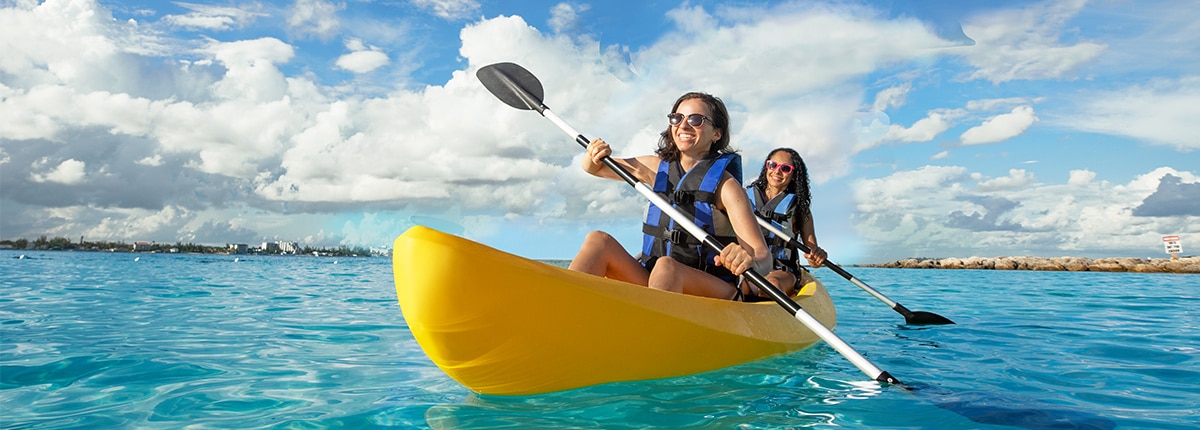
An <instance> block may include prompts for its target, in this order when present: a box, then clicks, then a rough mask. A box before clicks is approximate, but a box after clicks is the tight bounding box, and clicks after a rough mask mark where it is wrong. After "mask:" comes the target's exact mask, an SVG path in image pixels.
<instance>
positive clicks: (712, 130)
mask: <svg viewBox="0 0 1200 430" xmlns="http://www.w3.org/2000/svg"><path fill="white" fill-rule="evenodd" d="M675 113H678V114H682V115H683V117H684V118H687V117H688V116H689V115H692V114H700V115H703V116H705V117H706V118H712V117H713V112H712V110H711V109H709V106H708V104H707V103H704V101H702V100H700V99H696V98H693V99H687V100H684V101H683V102H681V103H679V107H677V108H675ZM721 133H722V131H721V130H720V129H717V128H716V127H715V126H714V125H713V123H712V121H710V120H705V121H701V122H700V125H698V126H694V125H692V124H691V123H690V122H689V121H687V120H686V119H685V120H683V121H680V122H679V124H678V125H674V126H671V136H672V138H673V139H674V140H675V146H676V147H677V148H679V152H681V153H683V154H686V155H688V156H689V157H692V158H697V159H699V158H704V157H705V156H706V155H708V151H709V149H710V148H711V147H712V144H713V142H715V141H717V140H719V139H720V138H721Z"/></svg>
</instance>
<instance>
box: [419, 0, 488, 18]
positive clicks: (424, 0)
mask: <svg viewBox="0 0 1200 430" xmlns="http://www.w3.org/2000/svg"><path fill="white" fill-rule="evenodd" d="M412 3H413V4H414V5H416V6H417V7H419V8H422V9H426V10H428V11H429V12H430V13H432V14H434V15H436V16H438V17H441V18H445V19H451V20H455V19H464V18H471V17H472V16H473V15H474V14H475V13H477V12H479V2H478V1H476V0H412Z"/></svg>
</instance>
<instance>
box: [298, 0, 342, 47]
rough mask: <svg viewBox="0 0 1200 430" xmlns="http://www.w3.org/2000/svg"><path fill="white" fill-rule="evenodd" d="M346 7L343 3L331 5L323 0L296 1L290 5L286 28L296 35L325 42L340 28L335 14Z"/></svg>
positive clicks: (339, 22)
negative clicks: (312, 37) (307, 36)
mask: <svg viewBox="0 0 1200 430" xmlns="http://www.w3.org/2000/svg"><path fill="white" fill-rule="evenodd" d="M345 7H346V5H345V3H337V4H334V3H331V2H327V1H323V0H296V2H295V3H294V4H292V6H291V8H290V10H289V15H288V19H287V23H288V26H289V27H290V28H291V29H292V31H295V32H296V33H298V34H301V35H313V36H316V37H317V38H319V39H322V40H327V39H329V38H331V37H333V36H334V35H335V34H337V32H338V30H339V29H340V28H341V21H340V20H338V17H337V12H338V11H339V10H342V9H344V8H345Z"/></svg>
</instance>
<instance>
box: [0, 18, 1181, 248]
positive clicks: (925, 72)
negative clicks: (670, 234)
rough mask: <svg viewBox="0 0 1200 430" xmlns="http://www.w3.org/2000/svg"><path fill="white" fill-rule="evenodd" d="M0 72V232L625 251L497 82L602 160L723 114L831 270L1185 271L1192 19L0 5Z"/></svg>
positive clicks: (612, 198) (607, 201) (608, 220)
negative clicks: (948, 266) (1170, 266)
mask: <svg viewBox="0 0 1200 430" xmlns="http://www.w3.org/2000/svg"><path fill="white" fill-rule="evenodd" d="M0 53H2V54H0V239H17V238H27V239H34V238H37V237H40V236H43V235H45V236H49V237H67V238H70V239H71V240H78V239H80V238H83V239H84V240H88V241H99V240H109V241H119V240H124V241H129V242H132V241H142V240H145V241H156V242H168V243H175V242H183V243H197V244H210V245H223V244H228V243H249V244H258V243H261V242H270V241H294V242H298V243H300V244H301V245H309V246H314V247H336V246H341V245H346V246H364V247H374V248H387V247H390V246H391V244H392V241H393V240H394V239H395V238H396V237H397V236H398V235H400V234H401V233H403V232H404V231H405V230H407V229H408V228H410V227H412V226H414V225H427V226H430V227H434V228H437V229H439V230H443V231H447V232H450V233H454V234H458V235H461V236H463V237H466V238H469V239H471V240H474V241H477V242H480V243H484V244H486V245H489V246H492V247H495V248H498V249H501V250H504V251H507V252H510V253H514V254H517V255H521V256H524V257H528V258H534V259H570V258H571V257H572V256H574V254H575V252H576V251H577V250H578V247H579V244H580V243H581V241H582V238H583V237H584V235H585V234H586V233H587V232H588V231H591V230H604V231H607V232H609V233H612V234H613V235H614V236H616V237H617V238H618V239H619V240H620V241H621V242H622V243H623V244H625V245H626V247H627V248H629V249H630V250H632V251H633V252H636V251H637V249H638V248H639V247H640V240H641V232H640V230H641V227H640V223H641V218H642V215H643V211H644V209H645V206H646V204H647V203H646V201H645V200H644V199H643V198H642V197H641V196H640V195H639V194H637V193H636V192H634V191H633V190H632V188H631V187H629V186H627V185H626V184H624V183H622V182H619V181H610V180H603V179H599V178H595V177H592V176H588V175H587V174H585V173H583V171H582V169H580V167H579V164H580V161H581V157H582V155H583V149H582V148H581V147H580V146H579V145H578V144H576V143H575V142H574V141H573V140H572V139H571V137H570V136H567V135H566V134H564V133H563V132H562V131H561V130H560V129H559V128H558V127H556V126H555V125H554V124H553V123H552V122H550V121H548V120H547V119H545V118H543V117H541V116H540V115H538V114H537V113H535V112H531V111H521V110H516V109H512V108H510V107H508V106H507V105H505V104H503V103H501V102H500V101H499V100H498V99H496V98H495V97H494V96H492V95H491V94H490V93H488V92H487V90H486V89H485V88H484V87H483V86H482V85H481V84H480V82H479V80H478V79H477V78H476V75H475V72H476V71H477V70H478V69H479V68H481V67H483V66H486V65H488V64H493V63H497V62H513V63H517V64H520V65H521V66H523V67H525V68H526V69H528V70H529V71H530V72H531V73H533V74H534V75H535V76H536V77H537V79H538V81H539V82H541V84H542V85H543V87H544V91H545V97H544V99H545V100H544V101H545V103H546V105H547V106H549V107H550V109H551V111H552V112H554V113H555V114H557V115H558V116H560V117H561V118H563V120H564V121H566V122H567V123H568V124H569V125H571V126H572V127H574V128H575V129H577V130H579V131H580V132H581V133H582V134H584V135H585V136H587V137H589V138H592V137H602V138H604V139H605V140H606V141H608V142H609V143H610V144H612V145H613V148H614V153H615V155H616V156H619V157H628V156H636V155H643V154H649V153H651V152H652V151H653V149H654V147H655V145H656V143H657V141H656V139H657V133H658V132H660V131H661V130H662V129H664V128H665V127H666V119H665V115H666V114H667V113H669V110H670V108H671V105H672V103H673V102H674V101H675V99H676V98H677V97H678V96H679V95H681V94H683V93H685V92H688V91H703V92H707V93H711V94H714V95H716V96H718V97H720V98H721V99H723V100H724V101H725V103H726V104H727V105H728V107H729V110H730V114H731V117H732V118H731V127H730V128H731V130H730V132H731V133H732V144H733V146H734V147H735V148H736V149H737V150H738V151H739V153H740V154H742V159H743V165H744V168H745V171H747V172H751V173H753V172H757V171H758V170H759V166H760V163H762V161H763V160H764V159H765V158H766V155H767V152H768V151H770V150H771V149H773V148H777V147H782V146H787V147H791V148H794V149H796V150H797V151H798V152H799V153H800V154H801V156H802V157H803V158H804V160H805V163H806V165H807V166H808V169H809V174H810V177H811V179H812V184H813V185H812V194H813V216H814V221H815V225H816V229H817V238H818V240H819V244H820V246H821V247H823V248H825V249H826V250H827V251H828V253H829V258H830V259H831V260H832V261H834V262H837V263H841V264H857V263H882V262H887V261H893V260H898V259H903V258H908V257H929V258H935V257H969V256H980V257H997V256H1018V255H1029V256H1046V257H1054V256H1082V257H1090V258H1101V257H1143V258H1145V257H1154V258H1161V257H1166V256H1167V255H1166V254H1165V251H1164V248H1163V243H1162V236H1164V235H1178V236H1180V237H1181V242H1182V243H1181V244H1182V247H1183V251H1184V253H1185V254H1192V252H1190V250H1191V249H1192V248H1193V247H1195V246H1200V203H1198V202H1200V2H1197V1H1195V0H1189V1H1167V0H1164V1H1138V2H1133V1H1117V0H1110V1H1104V0H1101V1H1082V0H1066V1H1023V0H1018V1H1008V2H960V1H946V0H938V1H915V0H914V1H852V0H851V1H828V0H826V1H763V2H755V1H673V2H671V1H667V2H664V1H643V0H612V1H610V0H606V1H602V2H601V1H594V0H593V1H590V2H576V1H566V2H557V1H532V0H531V1H489V0H341V1H326V0H288V1H283V0H280V1H269V0H259V1H239V0H232V1H220V2H201V1H194V2H168V1H161V0H154V1H148V0H46V1H33V0H0Z"/></svg>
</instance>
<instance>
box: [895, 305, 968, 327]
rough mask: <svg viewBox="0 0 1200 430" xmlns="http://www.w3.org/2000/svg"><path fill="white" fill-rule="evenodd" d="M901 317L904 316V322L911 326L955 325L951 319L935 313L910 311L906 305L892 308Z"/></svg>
mask: <svg viewBox="0 0 1200 430" xmlns="http://www.w3.org/2000/svg"><path fill="white" fill-rule="evenodd" d="M892 310H894V311H896V312H897V313H899V314H900V315H904V322H905V323H908V324H910V325H938V324H954V321H950V319H949V318H946V317H944V316H941V315H938V314H935V313H933V312H922V311H916V312H913V311H910V310H908V308H906V307H904V305H902V304H899V303H896V306H893V307H892Z"/></svg>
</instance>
